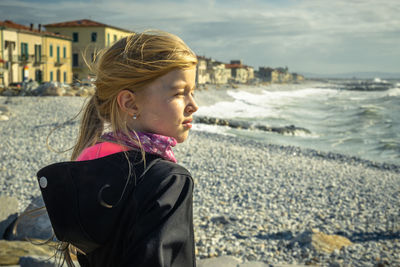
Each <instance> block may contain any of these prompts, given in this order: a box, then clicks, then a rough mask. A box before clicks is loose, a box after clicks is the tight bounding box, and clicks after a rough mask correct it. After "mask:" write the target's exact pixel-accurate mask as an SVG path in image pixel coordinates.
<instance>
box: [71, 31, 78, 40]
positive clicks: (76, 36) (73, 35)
mask: <svg viewBox="0 0 400 267" xmlns="http://www.w3.org/2000/svg"><path fill="white" fill-rule="evenodd" d="M72 41H73V42H74V43H77V42H79V34H78V33H77V32H73V33H72Z"/></svg>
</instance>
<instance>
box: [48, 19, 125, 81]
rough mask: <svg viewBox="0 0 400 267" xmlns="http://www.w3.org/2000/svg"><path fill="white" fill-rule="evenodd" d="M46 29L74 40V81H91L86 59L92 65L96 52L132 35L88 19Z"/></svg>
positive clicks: (63, 23) (57, 24)
mask: <svg viewBox="0 0 400 267" xmlns="http://www.w3.org/2000/svg"><path fill="white" fill-rule="evenodd" d="M45 27H46V30H47V31H49V32H53V33H55V34H61V35H64V36H69V37H71V38H72V71H73V77H74V80H80V81H82V80H85V79H89V78H90V76H91V74H90V71H89V68H88V67H87V65H86V63H85V60H84V57H85V59H86V61H87V62H88V63H90V62H92V61H93V58H94V55H95V53H96V51H98V50H100V49H103V48H105V47H108V46H110V45H112V44H113V43H114V42H115V41H117V40H119V39H121V38H123V37H125V36H127V35H129V34H131V33H132V32H131V31H128V30H124V29H120V28H117V27H114V26H110V25H106V24H103V23H100V22H96V21H92V20H87V19H83V20H75V21H67V22H60V23H53V24H47V25H45Z"/></svg>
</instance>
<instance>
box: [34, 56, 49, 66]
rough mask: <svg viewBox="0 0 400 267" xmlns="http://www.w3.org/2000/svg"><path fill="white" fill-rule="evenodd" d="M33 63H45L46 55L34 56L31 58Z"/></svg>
mask: <svg viewBox="0 0 400 267" xmlns="http://www.w3.org/2000/svg"><path fill="white" fill-rule="evenodd" d="M33 60H34V61H33V64H34V65H41V64H44V63H46V61H47V56H40V57H39V56H36V55H35V56H34V58H33Z"/></svg>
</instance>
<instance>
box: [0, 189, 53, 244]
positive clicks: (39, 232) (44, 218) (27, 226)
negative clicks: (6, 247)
mask: <svg viewBox="0 0 400 267" xmlns="http://www.w3.org/2000/svg"><path fill="white" fill-rule="evenodd" d="M40 207H44V203H43V199H42V196H38V197H36V198H34V200H33V201H32V202H31V204H30V205H29V206H28V207H27V208H26V210H25V211H24V213H25V212H28V211H32V210H34V209H37V208H40ZM24 213H22V214H23V215H22V216H21V215H20V218H19V220H18V221H17V222H16V221H14V223H13V224H12V225H10V227H9V228H8V229H7V230H6V233H5V234H4V238H5V239H7V240H26V238H37V239H43V240H46V239H49V238H51V237H52V236H53V230H52V227H51V223H50V219H49V217H48V215H47V212H46V210H45V209H42V210H39V211H36V212H33V213H31V214H26V215H24ZM15 223H17V227H16V229H15V230H16V231H15V232H14V231H13V228H14V225H15Z"/></svg>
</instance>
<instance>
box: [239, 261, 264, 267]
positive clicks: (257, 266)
mask: <svg viewBox="0 0 400 267" xmlns="http://www.w3.org/2000/svg"><path fill="white" fill-rule="evenodd" d="M269 266H270V265H269V264H266V263H264V262H260V261H248V262H245V263H242V264H239V265H238V267H269Z"/></svg>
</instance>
